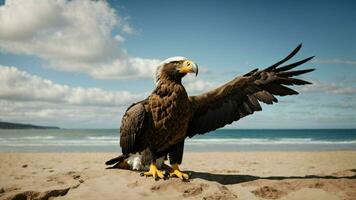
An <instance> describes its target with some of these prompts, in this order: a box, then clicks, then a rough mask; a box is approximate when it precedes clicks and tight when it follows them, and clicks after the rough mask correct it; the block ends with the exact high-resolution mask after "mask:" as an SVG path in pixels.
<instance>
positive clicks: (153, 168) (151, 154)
mask: <svg viewBox="0 0 356 200" xmlns="http://www.w3.org/2000/svg"><path fill="white" fill-rule="evenodd" d="M145 153H146V156H145V158H144V160H146V161H148V160H150V161H148V162H151V164H150V169H149V171H148V172H145V173H143V174H144V175H145V176H152V177H153V178H154V179H156V180H157V179H159V178H161V179H164V173H163V172H162V171H161V170H159V169H158V167H157V164H156V151H155V150H154V148H148V149H147V151H146V152H145ZM144 162H145V161H144Z"/></svg>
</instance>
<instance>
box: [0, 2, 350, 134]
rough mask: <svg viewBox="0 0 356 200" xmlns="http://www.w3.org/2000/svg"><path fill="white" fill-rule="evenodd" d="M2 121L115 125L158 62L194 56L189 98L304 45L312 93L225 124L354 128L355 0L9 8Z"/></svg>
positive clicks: (306, 90) (1, 15) (0, 69)
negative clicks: (194, 74)
mask: <svg viewBox="0 0 356 200" xmlns="http://www.w3.org/2000/svg"><path fill="white" fill-rule="evenodd" d="M0 5H1V7H0V8H1V9H0V78H1V80H0V82H1V85H2V86H0V104H1V107H0V120H3V121H15V122H26V123H35V124H42V125H58V126H61V127H64V128H117V127H118V126H119V121H120V118H121V116H122V113H123V111H124V110H125V108H126V107H127V106H128V105H129V104H130V103H132V102H134V101H137V100H139V99H141V98H144V97H145V96H147V95H148V94H149V93H150V91H152V89H153V88H154V84H153V80H152V75H151V74H152V72H153V71H154V68H155V66H156V65H157V63H159V62H160V61H161V60H164V59H166V58H168V57H171V56H177V55H181V56H185V57H188V58H190V59H192V60H194V61H196V62H197V63H198V65H199V67H200V70H201V72H202V73H200V74H199V76H198V77H196V78H195V77H192V76H191V77H187V78H186V80H185V85H186V87H187V90H188V92H189V93H190V94H199V93H201V92H204V91H208V90H209V89H212V88H214V87H216V86H218V85H219V84H222V83H224V82H227V81H229V80H230V79H232V78H233V77H235V76H237V75H241V74H243V73H246V72H248V71H249V70H251V69H252V68H254V67H260V68H263V67H267V66H269V65H270V64H273V63H274V62H276V61H278V60H279V59H281V58H283V57H284V56H286V55H287V54H288V53H289V52H290V51H291V50H292V49H293V48H295V47H296V46H297V45H298V44H299V43H301V42H302V43H303V48H302V49H301V51H300V52H299V54H297V55H296V56H295V58H294V60H295V61H296V60H298V59H302V58H305V57H309V56H311V55H314V56H316V58H315V59H314V60H313V61H312V62H310V63H307V64H305V65H304V66H303V67H304V68H307V67H313V68H316V69H317V70H316V71H315V72H313V73H311V74H308V75H305V76H303V78H305V79H307V80H309V81H311V82H313V83H314V85H313V86H308V87H299V88H296V90H299V91H300V92H301V95H298V96H292V97H285V98H279V100H280V103H278V104H276V105H273V106H263V109H264V111H263V112H258V113H255V114H254V115H253V116H249V117H246V118H244V119H242V120H240V121H239V122H235V123H234V124H233V125H230V126H228V127H227V128H356V126H355V124H356V116H355V114H354V113H355V110H356V109H355V108H356V103H355V101H354V99H355V97H356V26H355V25H354V23H355V21H356V13H355V12H354V10H355V8H356V3H355V2H354V1H342V2H338V1H288V2H287V1H272V2H271V1H270V2H267V1H249V2H248V3H245V2H242V1H135V0H125V1H114V0H113V1H107V2H106V1H98V2H96V1H84V0H73V1H54V0H46V1H43V2H41V3H38V2H35V1H24V0H10V1H5V2H4V1H0Z"/></svg>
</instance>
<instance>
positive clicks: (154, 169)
mask: <svg viewBox="0 0 356 200" xmlns="http://www.w3.org/2000/svg"><path fill="white" fill-rule="evenodd" d="M144 175H145V176H153V178H155V179H156V178H161V179H163V178H164V175H163V172H162V171H160V170H158V169H157V166H156V165H155V164H151V165H150V170H149V171H148V172H145V173H144Z"/></svg>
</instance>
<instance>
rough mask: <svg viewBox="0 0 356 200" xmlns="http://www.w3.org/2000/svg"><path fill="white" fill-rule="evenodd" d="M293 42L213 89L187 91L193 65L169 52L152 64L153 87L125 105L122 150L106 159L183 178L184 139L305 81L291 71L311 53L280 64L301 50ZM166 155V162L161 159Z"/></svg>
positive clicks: (291, 92)
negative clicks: (279, 55) (266, 62)
mask: <svg viewBox="0 0 356 200" xmlns="http://www.w3.org/2000/svg"><path fill="white" fill-rule="evenodd" d="M301 47H302V44H300V45H298V46H297V47H296V48H295V49H294V50H293V51H292V52H291V53H290V54H289V55H288V56H286V57H285V58H284V59H282V60H280V61H278V62H277V63H275V64H273V65H271V66H269V67H267V68H265V69H263V70H259V69H258V68H256V69H254V70H252V71H250V72H248V73H247V74H245V75H243V76H237V77H236V78H234V79H233V80H231V81H230V82H227V83H225V84H223V85H221V86H220V87H217V88H216V89H214V90H211V91H208V92H206V93H203V94H201V95H197V96H188V94H187V92H186V90H185V88H184V86H183V84H182V79H183V77H185V76H186V75H187V74H188V73H194V74H195V75H196V76H197V75H198V65H197V64H196V63H194V62H193V61H191V60H189V59H187V58H185V57H172V58H169V59H167V60H165V61H163V62H162V63H161V64H160V65H159V66H158V67H157V69H156V72H155V83H156V85H155V86H156V87H155V89H154V90H153V92H152V93H151V94H150V95H149V96H148V97H147V98H146V99H144V100H142V101H139V102H136V103H134V104H132V105H131V106H129V107H128V109H127V110H126V112H125V114H124V115H123V117H122V121H121V127H120V146H121V149H122V155H120V156H118V157H116V158H113V159H111V160H109V161H107V162H106V164H107V165H114V167H115V168H121V169H131V170H140V171H146V172H145V173H142V174H141V175H143V176H152V177H153V178H155V179H156V180H157V179H164V178H166V177H178V178H180V179H182V180H187V179H189V175H188V174H187V173H184V172H183V171H181V170H180V168H179V165H180V164H181V163H182V158H183V151H184V141H185V139H186V138H188V137H189V138H192V137H194V136H195V135H198V134H206V133H209V132H210V131H213V130H216V129H218V128H221V127H224V126H225V125H227V124H231V123H233V122H234V121H238V120H239V119H241V118H243V117H245V116H247V115H251V114H253V113H254V112H256V111H261V110H262V108H261V105H260V102H262V103H265V104H273V103H277V102H278V100H277V98H276V96H286V95H297V94H298V92H296V91H295V90H293V89H291V88H289V87H287V86H292V85H306V84H311V83H310V82H307V81H305V80H302V79H298V78H295V76H298V75H301V74H305V73H308V72H311V71H313V70H314V69H302V70H292V69H294V68H295V67H297V66H299V65H302V64H304V63H306V62H308V61H309V60H311V59H312V58H313V57H314V56H312V57H308V58H306V59H303V60H300V61H298V62H294V63H291V64H285V65H284V63H285V62H286V61H288V60H289V59H291V58H292V57H293V56H294V55H295V54H297V52H298V51H299V50H300V49H301ZM168 159H169V163H170V166H169V165H166V164H165V163H164V161H165V160H168Z"/></svg>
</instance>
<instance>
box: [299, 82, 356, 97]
mask: <svg viewBox="0 0 356 200" xmlns="http://www.w3.org/2000/svg"><path fill="white" fill-rule="evenodd" d="M312 83H313V84H312V85H306V86H303V87H302V88H301V89H300V91H301V92H325V93H330V94H343V95H354V94H356V87H352V86H343V85H337V84H335V83H327V82H320V81H312Z"/></svg>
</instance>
